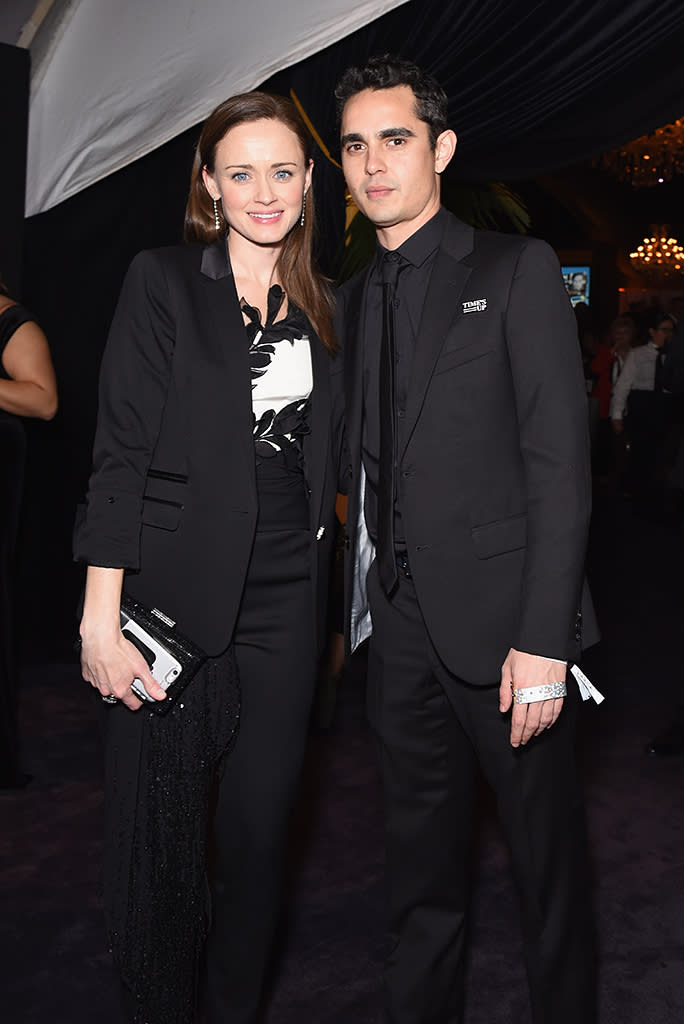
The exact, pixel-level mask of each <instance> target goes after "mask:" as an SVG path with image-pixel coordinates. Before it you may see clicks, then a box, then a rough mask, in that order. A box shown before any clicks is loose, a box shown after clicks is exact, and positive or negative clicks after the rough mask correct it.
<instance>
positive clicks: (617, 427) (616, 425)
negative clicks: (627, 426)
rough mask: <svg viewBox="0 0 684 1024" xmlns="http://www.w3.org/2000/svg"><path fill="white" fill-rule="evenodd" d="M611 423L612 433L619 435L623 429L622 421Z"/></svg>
mask: <svg viewBox="0 0 684 1024" xmlns="http://www.w3.org/2000/svg"><path fill="white" fill-rule="evenodd" d="M611 422H612V424H613V431H614V432H615V433H616V434H621V433H622V431H623V428H624V423H623V421H622V420H612V421H611Z"/></svg>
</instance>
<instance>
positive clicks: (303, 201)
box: [299, 189, 306, 228]
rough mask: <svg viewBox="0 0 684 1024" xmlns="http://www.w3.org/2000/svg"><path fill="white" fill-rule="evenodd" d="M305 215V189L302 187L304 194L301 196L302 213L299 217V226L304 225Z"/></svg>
mask: <svg viewBox="0 0 684 1024" xmlns="http://www.w3.org/2000/svg"><path fill="white" fill-rule="evenodd" d="M305 215H306V189H304V195H303V196H302V215H301V217H300V218H299V226H300V227H302V228H303V227H304V217H305Z"/></svg>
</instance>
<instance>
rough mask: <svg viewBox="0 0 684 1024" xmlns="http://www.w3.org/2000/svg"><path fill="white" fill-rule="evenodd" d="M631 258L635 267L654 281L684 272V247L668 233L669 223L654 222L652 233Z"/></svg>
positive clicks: (631, 254) (632, 253) (631, 253)
mask: <svg viewBox="0 0 684 1024" xmlns="http://www.w3.org/2000/svg"><path fill="white" fill-rule="evenodd" d="M629 258H630V260H631V265H632V267H633V269H634V270H637V271H638V272H639V273H640V274H643V275H644V276H646V277H647V278H649V279H650V280H651V281H653V282H655V281H659V280H662V279H664V278H666V277H671V276H673V275H675V274H682V273H684V248H682V246H681V245H680V244H679V242H678V241H677V239H676V238H672V236H671V235H670V234H669V233H668V225H667V224H652V225H651V234H650V235H647V236H646V237H645V238H644V240H643V242H642V243H641V245H638V246H637V247H636V249H635V250H634V252H630V254H629Z"/></svg>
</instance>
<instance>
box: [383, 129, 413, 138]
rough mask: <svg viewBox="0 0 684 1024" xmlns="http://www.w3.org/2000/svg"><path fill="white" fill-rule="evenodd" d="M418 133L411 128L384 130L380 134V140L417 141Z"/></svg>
mask: <svg viewBox="0 0 684 1024" xmlns="http://www.w3.org/2000/svg"><path fill="white" fill-rule="evenodd" d="M415 137H416V133H415V132H412V131H411V129H410V128H383V129H382V131H381V132H378V138H379V139H396V138H400V139H415Z"/></svg>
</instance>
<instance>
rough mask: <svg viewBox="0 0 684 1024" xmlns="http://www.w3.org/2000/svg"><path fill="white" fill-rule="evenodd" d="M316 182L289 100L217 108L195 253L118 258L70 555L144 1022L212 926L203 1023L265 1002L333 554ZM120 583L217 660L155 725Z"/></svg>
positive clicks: (206, 133)
mask: <svg viewBox="0 0 684 1024" xmlns="http://www.w3.org/2000/svg"><path fill="white" fill-rule="evenodd" d="M312 171H313V162H312V160H311V159H310V156H309V136H308V133H307V131H306V128H305V126H304V124H303V122H302V121H301V119H300V117H299V115H298V114H297V112H296V110H295V108H294V106H293V105H292V103H291V102H290V101H289V100H286V99H284V98H282V97H279V96H273V95H268V94H265V93H260V92H254V93H249V94H245V95H240V96H234V97H232V98H231V99H228V100H226V101H225V102H224V103H222V104H221V105H220V106H219V107H217V108H216V110H214V112H213V113H212V114H211V115H210V117H209V118H208V120H207V121H206V123H205V124H204V126H203V128H202V132H201V135H200V139H199V143H198V145H197V149H196V153H195V161H194V166H193V171H192V177H191V182H190V194H189V198H188V204H187V207H186V216H185V237H186V241H187V242H188V243H190V244H187V245H184V246H176V247H171V248H167V249H158V250H154V251H150V252H144V253H141V254H140V255H138V256H137V257H136V259H135V260H134V261H133V263H132V265H131V267H130V270H129V272H128V274H127V277H126V280H125V282H124V285H123V289H122V292H121V297H120V299H119V304H118V307H117V310H116V313H115V316H114V320H113V324H112V328H111V332H110V336H109V340H108V343H107V348H106V351H105V355H104V360H103V364H102V373H101V384H100V408H99V418H98V427H97V433H96V439H95V449H94V465H93V473H92V476H91V479H90V484H89V490H88V500H87V508H86V510H85V512H84V515H83V516H82V519H81V521H80V523H79V525H78V526H77V529H76V537H75V554H76V557H77V558H78V559H79V560H81V561H84V562H86V563H87V564H88V572H87V583H86V591H85V603H84V609H83V617H82V621H81V627H80V632H81V637H82V670H83V677H84V679H85V680H86V681H88V682H89V683H90V684H91V686H92V687H93V688H94V689H95V691H96V693H98V695H99V696H101V698H102V700H103V701H104V702H105V703H103V705H102V710H103V713H104V729H105V738H106V766H105V804H106V836H105V869H104V871H105V878H104V882H105V905H106V907H105V909H106V913H107V919H108V930H109V935H110V938H111V943H112V947H113V951H114V955H115V959H116V962H117V966H118V968H119V971H120V974H121V978H122V981H123V986H124V996H125V1004H126V1009H127V1016H128V1019H129V1020H132V1021H135V1022H141V1024H142V1022H145V1024H190V1022H192V1021H194V1020H195V992H196V988H197V985H198V963H199V960H200V956H201V955H202V952H203V947H204V939H205V934H206V931H207V926H208V923H209V921H210V922H211V926H210V928H209V933H208V939H207V943H206V950H205V959H206V977H205V980H204V983H203V984H202V986H201V988H202V996H203V999H202V1001H203V1003H204V1007H203V1009H204V1014H205V1017H204V1019H205V1020H206V1022H207V1024H227V1022H230V1024H253V1021H254V1020H255V1019H256V1016H257V1012H258V1006H259V1003H260V1000H261V996H262V989H263V983H264V976H265V971H266V966H267V961H268V956H269V951H270V948H271V941H272V937H273V934H274V929H275V925H276V921H277V916H278V909H279V900H280V889H281V878H282V872H283V861H284V850H285V844H286V837H287V826H288V821H289V815H290V810H291V807H292V804H293V801H294V799H295V795H296V789H297V783H298V779H299V774H300V767H301V763H302V758H303V753H304V747H305V741H306V736H307V731H308V725H309V714H310V709H311V703H312V698H313V693H314V684H315V677H316V666H317V660H318V654H319V651H320V649H321V646H322V643H323V641H324V640H325V638H326V626H327V615H326V597H327V593H328V573H329V567H330V563H331V560H332V554H333V546H334V539H335V499H336V494H337V456H336V454H335V444H336V438H338V436H339V431H338V430H337V429H336V428H335V429H334V424H333V396H334V380H333V377H334V368H335V362H334V359H333V356H334V353H335V349H336V342H335V337H334V334H333V328H332V315H331V314H332V295H331V292H330V289H329V287H328V284H327V282H326V280H325V279H324V278H323V277H322V276H321V274H320V273H319V272H318V270H317V269H316V266H315V263H314V259H313V252H312V245H313V236H314V220H315V207H314V197H313V185H312ZM124 586H125V588H126V591H127V593H129V594H130V595H131V596H132V597H134V598H136V599H137V600H139V601H141V602H142V603H143V604H145V605H147V606H149V607H157V608H159V609H161V610H162V611H163V612H164V613H165V614H166V615H168V616H170V617H171V618H172V619H173V620H175V622H176V623H177V625H178V629H179V630H180V631H181V632H182V633H184V634H185V635H186V636H188V637H190V639H192V640H193V641H194V642H195V643H196V644H198V645H199V646H200V647H201V648H203V650H204V651H205V652H206V654H207V655H208V656H209V657H208V661H207V663H206V664H205V666H204V667H203V668H202V669H201V670H200V673H199V674H198V675H197V676H196V677H195V678H194V679H193V680H192V681H191V683H190V685H189V686H188V687H187V689H186V690H185V691H184V692H183V695H182V698H181V700H180V701H179V702H177V703H176V704H175V705H174V706H173V708H172V710H170V711H169V712H168V713H167V714H165V715H157V714H155V713H154V711H150V710H149V709H148V708H145V709H143V710H141V704H140V701H139V700H138V698H137V697H136V696H135V694H134V693H133V692H132V690H131V683H132V682H133V681H134V679H136V678H139V679H141V680H142V682H143V683H144V685H145V687H146V689H147V690H148V692H149V693H150V695H151V696H152V698H153V699H154V700H163V699H164V691H163V690H162V688H161V687H160V686H159V685H158V684H157V683H155V681H154V679H153V678H152V676H151V675H150V672H149V670H148V667H147V665H146V663H145V661H144V659H143V658H142V656H141V655H140V653H139V652H138V651H137V650H136V648H135V647H133V646H132V645H131V644H130V643H129V642H128V641H127V640H126V639H125V638H124V636H123V635H122V632H121V628H120V623H119V603H120V598H121V593H122V588H123V587H124ZM238 690H240V691H241V710H240V716H239V733H238V734H237V738H236V730H237V725H238V703H239V699H240V697H239V692H238ZM210 793H213V799H212V800H211V804H212V807H214V813H213V816H212V818H211V820H210V822H209V821H208V815H209V803H210V800H209V797H210ZM208 825H210V835H211V858H210V859H211V877H210V883H211V885H210V893H211V898H210V901H208V900H207V895H208V891H207V879H206V865H207V848H206V841H205V837H206V834H207V829H208Z"/></svg>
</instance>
